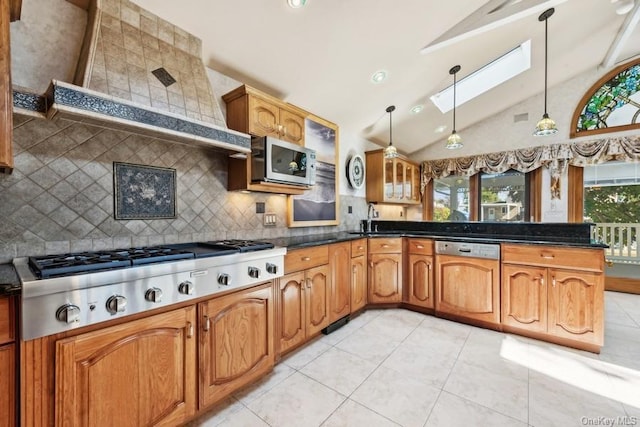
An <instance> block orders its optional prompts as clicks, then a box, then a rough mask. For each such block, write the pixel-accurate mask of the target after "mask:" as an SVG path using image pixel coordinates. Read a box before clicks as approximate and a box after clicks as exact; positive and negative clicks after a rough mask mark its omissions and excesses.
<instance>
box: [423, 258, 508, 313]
mask: <svg viewBox="0 0 640 427" xmlns="http://www.w3.org/2000/svg"><path fill="white" fill-rule="evenodd" d="M435 258H436V259H435V265H436V276H435V277H436V286H435V288H436V300H435V309H436V313H438V314H442V315H445V316H446V315H449V316H453V317H455V318H461V319H468V320H475V321H480V322H484V323H485V324H490V325H499V324H500V261H499V260H496V259H484V258H468V257H462V256H452V255H436V257H435Z"/></svg>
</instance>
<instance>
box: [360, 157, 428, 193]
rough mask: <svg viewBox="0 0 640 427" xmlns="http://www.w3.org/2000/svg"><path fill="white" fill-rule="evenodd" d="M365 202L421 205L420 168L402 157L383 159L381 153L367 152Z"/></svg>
mask: <svg viewBox="0 0 640 427" xmlns="http://www.w3.org/2000/svg"><path fill="white" fill-rule="evenodd" d="M365 156H366V162H365V163H366V169H367V170H366V182H367V202H371V203H396V204H403V205H411V204H419V203H420V166H419V165H418V164H417V163H413V162H411V161H410V160H408V159H406V158H405V157H403V156H398V157H396V158H393V159H385V158H384V150H374V151H367V152H366V153H365Z"/></svg>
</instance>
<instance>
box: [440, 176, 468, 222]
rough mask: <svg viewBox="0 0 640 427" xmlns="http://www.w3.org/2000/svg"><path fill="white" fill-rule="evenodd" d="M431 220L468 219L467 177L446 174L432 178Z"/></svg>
mask: <svg viewBox="0 0 640 427" xmlns="http://www.w3.org/2000/svg"><path fill="white" fill-rule="evenodd" d="M433 220H434V221H468V220H469V178H468V177H466V176H448V177H446V178H441V179H434V180H433Z"/></svg>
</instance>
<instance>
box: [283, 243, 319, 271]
mask: <svg viewBox="0 0 640 427" xmlns="http://www.w3.org/2000/svg"><path fill="white" fill-rule="evenodd" d="M328 263H329V246H328V245H321V246H314V247H313V248H305V249H294V250H292V251H291V252H287V254H286V255H285V256H284V274H289V273H292V272H294V271H300V270H306V269H307V268H311V267H317V266H319V265H324V264H328Z"/></svg>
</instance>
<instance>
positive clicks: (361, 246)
mask: <svg viewBox="0 0 640 427" xmlns="http://www.w3.org/2000/svg"><path fill="white" fill-rule="evenodd" d="M366 254H367V239H358V240H352V241H351V258H354V257H357V256H360V255H366Z"/></svg>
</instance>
